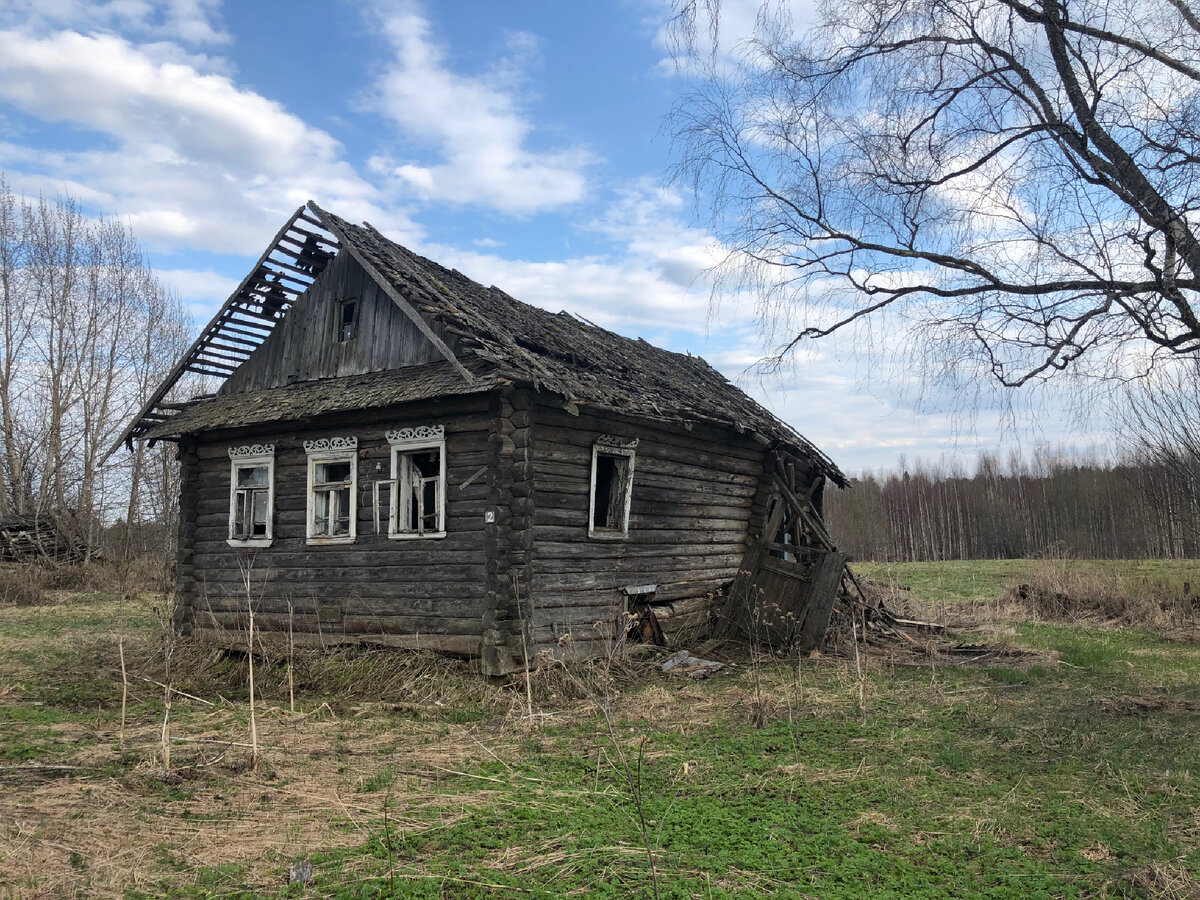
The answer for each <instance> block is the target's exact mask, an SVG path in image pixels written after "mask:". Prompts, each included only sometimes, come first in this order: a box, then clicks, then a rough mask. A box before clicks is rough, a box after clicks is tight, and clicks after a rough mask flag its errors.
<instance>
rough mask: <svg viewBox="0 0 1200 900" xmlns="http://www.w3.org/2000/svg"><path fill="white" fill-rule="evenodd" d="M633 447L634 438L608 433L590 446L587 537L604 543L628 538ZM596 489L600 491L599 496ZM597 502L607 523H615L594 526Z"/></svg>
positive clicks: (635, 445)
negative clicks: (600, 505) (590, 469)
mask: <svg viewBox="0 0 1200 900" xmlns="http://www.w3.org/2000/svg"><path fill="white" fill-rule="evenodd" d="M637 445H638V439H637V438H627V437H621V436H619V435H612V434H602V435H600V436H599V437H597V438H596V441H595V443H593V444H592V478H591V485H590V487H589V490H588V537H590V538H594V539H596V540H607V541H620V540H625V539H626V538H628V537H629V509H630V506H631V504H632V502H633V469H634V457H635V455H636V451H637ZM597 486H599V487H600V488H601V491H600V492H599V495H598V492H597ZM614 490H615V491H616V493H615V494H614V493H613V491H614ZM597 500H600V501H602V502H604V503H605V506H606V509H607V515H606V518H607V519H608V520H609V521H610V522H614V521H615V524H608V525H597V524H596V504H597Z"/></svg>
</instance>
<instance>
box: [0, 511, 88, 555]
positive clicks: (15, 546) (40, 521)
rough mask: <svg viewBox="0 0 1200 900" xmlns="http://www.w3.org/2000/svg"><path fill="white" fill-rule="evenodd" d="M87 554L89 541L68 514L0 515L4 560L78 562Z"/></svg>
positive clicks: (0, 540)
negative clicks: (64, 515)
mask: <svg viewBox="0 0 1200 900" xmlns="http://www.w3.org/2000/svg"><path fill="white" fill-rule="evenodd" d="M87 556H88V546H87V542H86V541H84V540H83V539H81V537H80V529H79V528H76V527H74V524H73V523H72V522H70V521H68V519H67V518H66V517H62V516H55V515H51V514H49V513H41V514H38V515H26V516H2V517H0V562H42V561H47V560H49V561H54V562H78V561H79V560H81V559H85V558H86V557H87Z"/></svg>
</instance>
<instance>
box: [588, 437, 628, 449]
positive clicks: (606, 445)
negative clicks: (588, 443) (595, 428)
mask: <svg viewBox="0 0 1200 900" xmlns="http://www.w3.org/2000/svg"><path fill="white" fill-rule="evenodd" d="M637 445H638V439H637V438H630V437H622V436H621V435H619V434H602V435H600V436H599V437H597V438H596V446H597V447H600V448H602V449H605V450H609V449H612V450H636V449H637Z"/></svg>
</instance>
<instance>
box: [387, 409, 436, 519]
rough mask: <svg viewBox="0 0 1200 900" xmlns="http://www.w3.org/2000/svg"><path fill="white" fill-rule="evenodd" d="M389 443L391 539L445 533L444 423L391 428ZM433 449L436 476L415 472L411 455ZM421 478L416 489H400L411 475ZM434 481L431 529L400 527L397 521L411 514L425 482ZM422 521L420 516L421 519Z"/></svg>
mask: <svg viewBox="0 0 1200 900" xmlns="http://www.w3.org/2000/svg"><path fill="white" fill-rule="evenodd" d="M386 437H387V442H388V444H389V445H390V446H391V460H392V465H391V480H390V481H388V482H386V484H387V486H388V493H389V500H388V537H389V538H390V539H392V540H397V541H402V540H429V539H437V538H444V537H445V536H446V485H447V479H446V427H445V426H444V425H416V426H411V427H406V428H393V429H392V430H391V431H388V432H387V434H386ZM430 450H436V451H437V453H438V461H439V464H440V465H439V471H438V474H437V476H436V479H434V478H431V477H429V476H426V477H425V478H424V479H421V476H420V473H419V472H414V467H413V456H414V455H415V454H417V453H421V452H428V451H430ZM414 478H416V479H420V480H421V482H422V484H421V487H420V488H418V492H416V493H414V492H410V491H408V490H402V489H401V484H402V483H405V482H410V481H411V480H412V479H414ZM430 482H433V489H434V497H435V501H434V502H435V503H436V504H437V517H436V520H435V524H434V530H432V531H423V530H421V528H420V527H419V526H418V528H416V529H413V528H401V527H400V523H401V522H405V521H409V520H410V518H411V515H412V504H413V503H414V502H416V503H418V504H420V503H422V502H423V498H424V495H425V490H424V485H425V484H428V483H430ZM379 488H380V483H379V482H376V484H375V507H376V515H377V516H378V510H379ZM422 521H423V519H422Z"/></svg>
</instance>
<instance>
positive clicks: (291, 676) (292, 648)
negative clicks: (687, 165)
mask: <svg viewBox="0 0 1200 900" xmlns="http://www.w3.org/2000/svg"><path fill="white" fill-rule="evenodd" d="M295 618H296V617H295V612H294V610H293V609H292V601H291V600H289V601H288V706H289V708H290V709H291V711H292V712H295V711H296V669H295V665H294V664H293V657H294V655H295V652H296V639H295V627H294V625H295Z"/></svg>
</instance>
